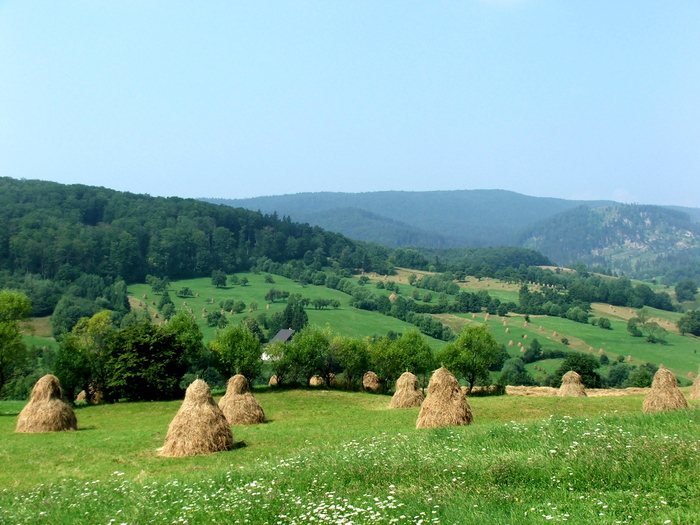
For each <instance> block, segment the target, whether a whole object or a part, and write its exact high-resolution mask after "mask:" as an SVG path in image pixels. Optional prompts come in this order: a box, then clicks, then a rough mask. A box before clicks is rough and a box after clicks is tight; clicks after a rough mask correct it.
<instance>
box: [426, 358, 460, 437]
mask: <svg viewBox="0 0 700 525" xmlns="http://www.w3.org/2000/svg"><path fill="white" fill-rule="evenodd" d="M471 422H472V411H471V408H469V403H467V398H466V397H464V394H463V393H462V389H461V388H460V386H459V382H458V381H457V378H455V376H454V375H452V372H450V371H449V370H447V369H446V368H444V367H441V368H438V369H437V370H436V371H435V372H433V377H431V378H430V383H429V384H428V396H427V397H426V398H425V401H423V405H422V406H421V409H420V414H418V421H416V428H435V427H450V426H460V425H468V424H470V423H471Z"/></svg>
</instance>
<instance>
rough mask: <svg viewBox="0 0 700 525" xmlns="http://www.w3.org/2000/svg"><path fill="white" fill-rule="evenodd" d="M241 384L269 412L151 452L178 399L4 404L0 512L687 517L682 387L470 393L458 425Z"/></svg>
mask: <svg viewBox="0 0 700 525" xmlns="http://www.w3.org/2000/svg"><path fill="white" fill-rule="evenodd" d="M256 395H257V397H258V399H259V401H260V402H261V404H262V405H263V407H264V408H265V410H266V413H267V415H268V417H269V419H270V421H269V422H268V423H266V424H264V425H258V426H248V427H234V428H233V431H234V437H235V439H236V441H238V442H239V443H241V446H239V447H238V448H237V449H235V450H232V451H230V452H223V453H218V454H212V455H208V456H200V457H193V458H181V459H164V458H160V457H159V456H157V452H156V449H157V447H159V446H161V445H162V444H163V439H164V436H165V433H166V430H167V426H168V423H169V422H170V420H171V419H172V417H173V416H174V414H175V412H176V411H177V409H178V407H179V405H180V402H160V403H155V402H154V403H133V404H117V405H103V406H92V407H84V408H80V409H78V410H77V416H78V421H79V426H80V428H81V430H79V431H78V432H70V433H55V434H43V435H27V434H15V433H14V432H13V430H14V425H15V423H16V417H14V416H13V415H3V416H1V417H0V461H1V462H2V465H3V468H2V469H0V486H1V487H3V489H2V491H0V523H22V524H28V523H29V524H30V523H52V524H53V523H85V524H88V523H90V524H93V523H129V524H135V523H139V524H143V523H190V524H198V523H255V524H257V523H283V524H287V523H289V524H291V523H310V522H313V523H449V524H454V523H540V522H544V521H548V520H554V521H570V522H572V523H617V522H620V523H694V522H696V517H697V506H698V498H699V497H700V482H699V481H698V480H697V479H696V477H695V476H694V474H693V472H694V471H695V470H696V469H697V457H698V452H699V448H700V441H699V440H698V435H700V421H699V418H698V416H700V412H698V408H699V406H698V404H696V402H692V403H695V404H693V405H692V406H691V408H690V409H689V410H685V411H678V412H675V413H668V414H660V415H644V414H642V413H641V410H640V408H641V404H642V398H641V397H640V396H625V397H614V398H610V397H607V398H547V397H540V398H535V397H532V398H530V397H518V396H503V397H498V398H473V399H470V404H471V406H472V410H473V412H474V418H475V419H474V424H473V425H471V426H469V427H453V428H444V429H434V430H420V431H417V430H415V428H414V426H415V419H416V416H417V413H418V409H407V410H389V409H388V408H387V407H388V404H389V398H388V397H385V396H377V395H370V394H363V393H347V392H338V391H323V390H319V391H311V390H292V391H281V392H271V391H269V390H267V389H262V390H258V391H257V392H256ZM19 408H20V404H18V403H12V404H8V403H0V414H8V413H13V412H14V413H16V411H18V410H19ZM666 520H670V521H666Z"/></svg>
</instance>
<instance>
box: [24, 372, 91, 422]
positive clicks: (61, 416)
mask: <svg viewBox="0 0 700 525" xmlns="http://www.w3.org/2000/svg"><path fill="white" fill-rule="evenodd" d="M63 430H78V420H77V419H76V417H75V412H73V409H72V408H71V407H70V405H69V404H68V403H66V401H65V400H64V399H63V391H62V390H61V385H60V384H59V382H58V379H57V378H56V376H53V375H51V374H47V375H45V376H44V377H42V378H41V379H39V381H37V382H36V384H35V385H34V388H32V395H31V397H30V398H29V403H27V405H26V406H25V407H24V408H23V409H22V411H21V412H20V413H19V417H18V418H17V428H16V429H15V431H16V432H24V433H40V432H60V431H63Z"/></svg>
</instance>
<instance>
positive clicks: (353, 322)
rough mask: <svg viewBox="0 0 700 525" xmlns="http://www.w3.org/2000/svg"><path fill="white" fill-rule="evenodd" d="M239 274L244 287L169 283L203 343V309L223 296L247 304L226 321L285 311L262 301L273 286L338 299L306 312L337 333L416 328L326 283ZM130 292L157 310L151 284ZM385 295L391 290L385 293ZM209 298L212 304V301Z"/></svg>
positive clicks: (135, 302) (208, 333)
mask: <svg viewBox="0 0 700 525" xmlns="http://www.w3.org/2000/svg"><path fill="white" fill-rule="evenodd" d="M239 275H240V276H241V277H242V276H244V275H245V277H247V278H248V279H249V284H248V285H246V286H240V285H236V286H229V287H226V288H216V287H215V286H213V285H212V284H211V279H208V278H203V279H189V280H184V281H177V282H174V283H172V284H171V286H170V290H169V294H170V297H171V299H172V300H173V303H175V306H176V307H177V308H178V309H179V308H181V307H182V306H183V303H185V302H186V303H187V307H188V308H191V309H192V311H193V315H195V316H197V318H198V324H199V326H200V328H201V330H202V332H203V333H204V340H205V342H208V341H210V340H211V339H213V338H214V336H215V332H216V330H215V328H212V327H208V326H207V325H206V320H205V319H202V310H203V309H204V308H206V309H207V311H208V312H213V311H215V310H219V309H220V308H219V306H218V304H219V301H221V300H225V299H233V300H241V301H243V302H244V303H245V304H246V310H245V311H244V312H243V313H241V314H233V315H229V314H227V315H228V317H229V321H231V322H235V321H237V320H240V319H243V318H244V317H246V316H248V315H257V314H259V313H261V312H265V313H266V314H267V315H268V316H271V315H273V314H275V313H276V312H281V311H282V310H284V308H285V306H286V303H285V302H282V301H278V302H275V303H272V304H270V309H267V308H266V305H267V302H266V301H265V294H267V292H268V291H269V290H270V288H276V289H278V290H283V291H287V292H290V293H300V294H301V295H302V296H303V297H308V298H309V299H311V300H313V299H317V298H318V299H337V300H338V301H340V303H341V307H340V308H339V309H337V310H336V309H333V308H327V309H322V310H315V309H314V308H307V310H306V312H307V314H308V316H309V323H311V324H315V325H318V326H322V327H324V326H326V325H328V326H330V328H331V330H332V331H333V332H334V333H340V334H343V335H347V336H350V337H365V336H368V335H374V334H376V335H386V333H387V332H388V331H390V330H393V331H394V332H400V333H405V332H408V331H409V330H413V329H415V327H414V326H413V325H412V324H409V323H406V322H404V321H400V320H399V319H396V318H394V317H388V316H385V315H381V314H378V313H376V312H369V311H365V310H358V309H356V308H351V307H349V306H348V302H349V300H350V297H349V296H348V295H347V294H344V293H342V292H339V291H337V290H332V289H330V288H326V287H325V286H311V285H309V286H304V287H302V286H300V285H299V284H298V283H296V282H294V281H292V280H291V279H287V278H285V277H280V276H278V275H275V276H274V280H275V283H274V284H270V283H265V277H264V275H263V274H259V275H255V274H252V273H246V274H239ZM183 286H188V287H189V288H190V289H191V290H192V291H193V292H194V293H198V294H199V297H188V298H186V299H180V298H178V297H176V296H175V292H176V291H177V290H179V289H180V288H182V287H183ZM366 286H368V287H369V289H371V290H372V292H375V293H383V292H386V290H377V289H376V286H374V285H372V284H368V285H366ZM406 288H407V290H404V292H405V293H410V291H408V289H409V288H410V287H408V286H406ZM129 293H130V294H131V295H132V297H133V299H132V307H135V308H137V309H138V308H139V303H145V304H146V306H147V307H148V310H149V312H150V314H151V315H153V314H154V313H156V311H157V310H156V307H155V305H153V304H152V303H153V302H155V303H156V305H157V304H158V301H159V299H160V295H154V294H152V293H151V287H150V286H148V285H146V284H135V285H131V286H129ZM386 293H387V295H388V294H390V293H391V292H386ZM144 294H145V295H146V296H147V299H143V295H144ZM212 299H213V300H214V303H212V302H211V301H212ZM253 301H256V302H257V303H258V310H257V311H255V312H252V313H251V312H249V306H250V304H251V302H253ZM426 339H427V340H428V341H429V343H430V345H431V347H433V348H439V347H441V346H442V345H444V343H443V342H442V341H438V340H436V339H433V338H430V337H426Z"/></svg>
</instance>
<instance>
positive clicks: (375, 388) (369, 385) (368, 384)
mask: <svg viewBox="0 0 700 525" xmlns="http://www.w3.org/2000/svg"><path fill="white" fill-rule="evenodd" d="M362 388H364V389H365V391H366V392H379V391H380V390H381V389H382V383H381V382H380V381H379V377H377V374H375V373H374V372H372V371H370V372H367V373H366V374H365V375H364V376H363V377H362Z"/></svg>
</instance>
